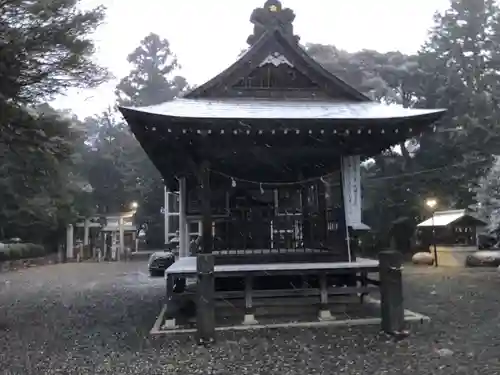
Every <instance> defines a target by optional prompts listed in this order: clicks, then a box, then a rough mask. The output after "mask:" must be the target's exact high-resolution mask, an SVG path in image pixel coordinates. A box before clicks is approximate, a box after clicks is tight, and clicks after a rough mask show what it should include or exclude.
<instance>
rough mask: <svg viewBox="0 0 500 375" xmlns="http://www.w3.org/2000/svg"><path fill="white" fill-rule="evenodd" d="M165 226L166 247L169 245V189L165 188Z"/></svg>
mask: <svg viewBox="0 0 500 375" xmlns="http://www.w3.org/2000/svg"><path fill="white" fill-rule="evenodd" d="M163 206H164V207H163V225H164V231H165V232H164V234H165V245H166V244H168V232H169V229H168V189H167V186H165V189H164V191H163Z"/></svg>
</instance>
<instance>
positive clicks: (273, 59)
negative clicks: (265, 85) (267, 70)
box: [259, 52, 293, 68]
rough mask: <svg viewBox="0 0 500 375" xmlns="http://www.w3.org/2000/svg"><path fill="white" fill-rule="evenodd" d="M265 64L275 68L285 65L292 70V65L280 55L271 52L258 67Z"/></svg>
mask: <svg viewBox="0 0 500 375" xmlns="http://www.w3.org/2000/svg"><path fill="white" fill-rule="evenodd" d="M267 64H272V65H274V66H275V67H278V66H280V65H282V64H286V65H288V66H289V67H291V68H293V64H292V63H291V62H290V61H289V60H288V59H287V58H286V57H285V56H284V55H282V54H281V53H279V52H273V53H271V54H270V55H269V56H267V57H266V58H265V59H264V60H263V61H262V62H261V63H260V64H259V67H262V66H264V65H267Z"/></svg>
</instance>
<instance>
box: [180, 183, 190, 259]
mask: <svg viewBox="0 0 500 375" xmlns="http://www.w3.org/2000/svg"><path fill="white" fill-rule="evenodd" d="M186 194H187V190H186V177H181V178H179V258H183V257H187V256H188V255H189V242H188V234H187V229H188V228H187V218H186V214H187V210H186V203H187V196H186Z"/></svg>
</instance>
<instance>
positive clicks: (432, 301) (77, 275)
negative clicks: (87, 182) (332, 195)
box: [0, 262, 500, 375]
mask: <svg viewBox="0 0 500 375" xmlns="http://www.w3.org/2000/svg"><path fill="white" fill-rule="evenodd" d="M499 278H500V274H497V273H496V271H491V270H484V269H482V270H462V271H454V270H435V269H432V268H431V269H409V270H407V272H406V275H405V288H406V299H407V307H408V308H410V309H413V310H414V311H418V312H421V313H424V314H427V315H429V316H430V317H431V318H432V322H431V323H430V324H428V325H426V326H416V327H414V328H413V332H412V335H411V336H410V337H409V338H408V339H406V340H402V341H399V342H394V341H392V340H391V339H388V338H387V337H385V336H383V335H379V334H378V329H377V327H355V328H352V329H348V328H338V327H337V328H335V327H332V328H328V329H325V328H322V329H306V330H301V329H289V330H270V331H255V332H253V333H252V332H239V333H234V332H233V333H225V334H224V335H219V336H218V342H217V344H215V345H214V346H213V347H212V348H210V349H206V348H203V347H198V346H196V345H195V344H194V342H193V340H192V339H191V338H190V337H185V336H177V337H171V336H163V337H154V338H153V337H149V336H148V332H149V330H150V329H151V327H152V325H153V323H154V321H155V318H156V316H157V314H158V313H159V310H160V306H161V300H162V297H163V292H164V286H163V280H161V279H156V280H150V279H149V278H148V276H147V274H146V269H145V263H144V262H130V263H114V264H105V263H101V264H64V265H54V266H46V267H40V268H34V269H28V270H23V271H19V272H15V273H7V274H0V373H3V374H36V375H42V374H78V375H83V374H144V375H146V374H147V375H154V374H190V375H191V374H221V375H222V374H228V375H229V374H231V375H233V374H251V375H256V374H261V375H265V374H283V375H285V374H287V375H288V374H297V375H298V374H300V375H312V374H364V375H366V374H398V375H400V374H419V375H422V374H467V375H473V374H481V375H488V374H500V360H499V358H500V356H499V354H500V325H499V324H500V319H499V311H500V294H499V293H498V287H497V285H498V282H499Z"/></svg>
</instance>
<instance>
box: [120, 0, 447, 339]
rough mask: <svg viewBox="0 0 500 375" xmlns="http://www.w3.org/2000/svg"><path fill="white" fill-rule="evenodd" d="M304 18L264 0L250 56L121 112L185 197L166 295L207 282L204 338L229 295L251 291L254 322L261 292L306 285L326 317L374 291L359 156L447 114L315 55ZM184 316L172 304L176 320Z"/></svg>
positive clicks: (255, 18)
mask: <svg viewBox="0 0 500 375" xmlns="http://www.w3.org/2000/svg"><path fill="white" fill-rule="evenodd" d="M294 17H295V16H294V14H293V11H291V10H290V9H283V8H282V6H281V3H280V2H279V1H277V0H268V1H267V2H266V4H265V6H264V7H263V8H261V9H257V10H256V11H255V12H254V13H253V14H252V19H251V21H252V23H253V24H254V26H255V27H254V34H253V35H251V36H250V37H249V38H248V43H249V45H250V46H249V48H248V50H247V51H246V52H245V53H244V54H243V55H242V56H241V57H240V58H239V59H238V60H237V61H236V62H235V63H234V64H233V65H231V66H230V67H229V68H227V69H226V70H224V71H223V72H222V73H221V74H219V75H218V76H216V77H215V78H213V79H211V80H210V81H208V82H207V83H205V84H203V85H201V86H199V87H198V88H196V89H194V90H193V91H191V92H189V93H188V94H186V95H185V96H184V97H182V98H178V99H175V100H172V101H169V102H166V103H162V104H159V105H154V106H149V107H141V108H128V107H121V108H120V110H121V112H122V113H123V115H124V117H125V119H126V120H127V122H128V124H129V125H130V127H131V129H132V131H133V133H134V134H135V136H136V138H137V140H138V141H139V142H140V144H141V145H142V147H143V148H144V150H145V151H146V152H147V154H148V155H149V157H150V158H151V160H152V162H153V163H154V164H155V166H156V167H157V168H158V170H159V171H160V172H161V173H162V175H163V178H164V180H165V183H166V185H167V187H168V188H169V189H170V190H171V191H177V190H179V191H180V193H181V198H180V199H181V203H180V205H181V226H180V242H181V244H180V247H181V249H180V252H181V255H184V256H183V257H182V258H180V259H179V260H178V261H177V262H176V263H174V265H172V266H171V267H170V268H169V269H168V270H167V273H166V275H167V289H168V293H167V294H168V298H169V299H170V300H172V298H173V296H174V295H175V293H176V292H181V291H184V287H183V284H182V283H179V280H183V278H184V277H193V276H196V277H197V280H198V282H197V287H196V291H195V292H194V293H195V294H194V295H195V296H196V297H195V301H196V307H197V308H196V311H197V312H196V313H197V320H196V325H197V328H198V335H199V338H200V341H206V340H210V339H212V338H213V337H214V336H213V333H214V327H215V323H214V306H215V300H216V298H217V293H219V292H221V293H222V292H227V293H229V292H231V293H237V292H241V293H243V294H241V296H244V300H245V304H244V309H245V322H246V323H248V324H251V323H252V322H255V319H254V318H255V317H254V315H253V307H252V306H253V305H252V296H254V297H255V296H256V295H257V294H258V293H262V295H264V294H265V295H267V296H269V295H273V296H284V295H293V293H295V294H297V293H298V292H297V290H305V289H307V288H306V287H303V286H304V283H305V281H307V283H305V284H307V285H316V286H317V288H318V298H319V301H320V305H321V306H320V314H319V315H320V318H322V319H326V318H327V317H328V316H329V313H328V308H327V304H328V295H329V293H330V292H331V293H333V294H335V293H337V294H338V291H337V292H335V290H333V291H332V288H334V287H336V286H338V287H343V288H344V289H343V290H344V292H343V293H346V294H348V293H351V294H353V295H359V294H362V293H364V292H365V289H363V288H364V287H365V286H366V285H364V284H363V283H361V284H358V282H357V280H358V278H359V277H358V276H359V275H363V274H366V272H368V271H374V270H375V271H376V270H378V261H374V260H373V261H372V260H366V259H360V258H356V249H355V246H354V241H352V238H351V233H352V229H353V228H355V227H356V226H359V225H360V220H361V217H360V215H361V195H360V194H361V193H360V181H359V180H360V176H359V173H360V172H359V166H360V162H361V161H362V160H364V159H365V158H368V157H371V156H373V155H376V154H379V153H380V152H381V151H383V150H385V149H387V148H389V147H391V146H393V145H395V144H397V143H399V142H402V141H404V140H405V139H408V138H411V137H413V136H417V135H419V134H420V133H422V132H424V131H428V130H429V129H431V124H433V123H434V122H435V121H436V120H438V119H439V118H440V117H441V116H442V115H443V114H444V113H445V110H435V109H407V108H402V107H399V106H387V105H384V104H381V103H378V102H374V101H372V100H371V99H370V98H368V97H367V96H365V95H364V94H362V93H361V92H359V91H357V90H356V89H354V88H353V87H351V86H350V85H348V84H347V83H346V82H344V81H343V80H341V79H340V78H338V77H336V76H334V75H332V74H331V73H329V72H328V71H326V70H325V69H324V68H323V67H322V66H321V65H320V64H318V63H317V62H316V61H315V60H313V59H312V58H311V57H310V56H308V55H307V53H306V52H305V51H304V49H303V48H302V47H301V46H300V45H299V42H298V41H299V38H298V37H297V36H295V35H294V33H293V26H292V21H293V19H294ZM196 221H199V222H200V223H201V227H202V229H201V241H200V246H199V247H198V248H197V249H196V248H195V249H192V250H191V253H190V254H189V253H188V251H189V250H188V244H187V241H186V234H185V232H186V229H185V227H186V226H187V225H189V224H190V223H193V222H196ZM332 275H333V276H335V275H337V276H338V277H333V276H332ZM270 278H274V279H273V281H272V282H270V281H269V279H270ZM225 279H228V280H229V279H231V282H230V283H225V282H224V280H225ZM262 279H265V280H264V281H262ZM174 280H177V282H174ZM237 280H239V281H241V282H236V281H237ZM181 284H182V286H179V285H181ZM269 285H271V287H269ZM290 285H292V286H293V288H292V289H293V291H290V288H291V287H290ZM266 286H267V287H266ZM267 289H271V290H267ZM252 290H253V294H252V292H251V291H252ZM304 293H308V294H309V295H311V293H312V292H310V291H309V292H304ZM172 305H173V304H170V307H169V309H171V306H172ZM177 317H178V316H177ZM175 319H176V315H175V312H174V311H171V312H170V318H169V321H170V323H172V327H174V326H175V325H176V324H177V323H176V322H175Z"/></svg>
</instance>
